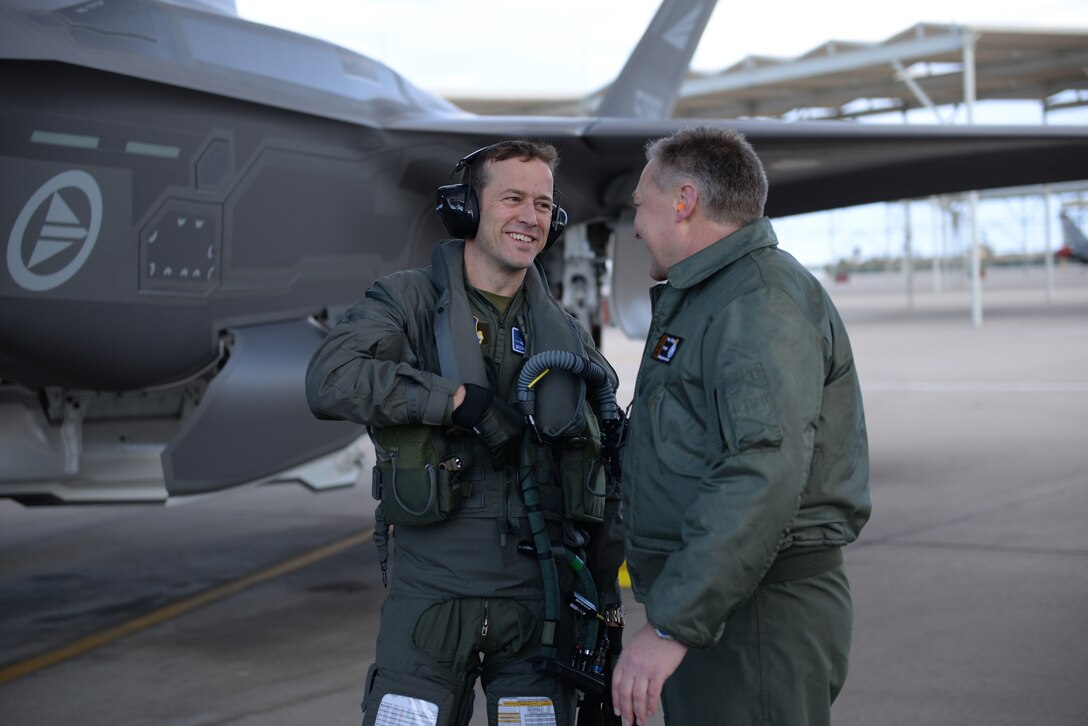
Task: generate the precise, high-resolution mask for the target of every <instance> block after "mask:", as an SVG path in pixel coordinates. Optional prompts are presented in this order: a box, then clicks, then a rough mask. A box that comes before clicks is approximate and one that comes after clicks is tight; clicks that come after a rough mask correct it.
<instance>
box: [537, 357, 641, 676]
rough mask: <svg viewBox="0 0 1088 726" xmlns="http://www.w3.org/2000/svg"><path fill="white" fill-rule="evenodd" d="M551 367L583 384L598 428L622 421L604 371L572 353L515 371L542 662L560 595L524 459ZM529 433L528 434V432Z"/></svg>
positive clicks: (581, 572)
mask: <svg viewBox="0 0 1088 726" xmlns="http://www.w3.org/2000/svg"><path fill="white" fill-rule="evenodd" d="M552 369H555V370H561V371H566V372H568V373H571V374H573V375H576V376H579V377H581V378H582V379H583V380H585V381H586V383H587V384H588V386H587V388H588V389H589V396H588V397H589V401H590V404H591V405H592V406H593V409H594V411H595V412H596V413H597V417H598V418H599V419H601V421H602V424H603V425H606V426H608V427H609V428H610V429H614V428H615V427H616V423H617V422H620V421H622V417H623V414H622V412H621V411H620V408H619V406H618V405H617V403H616V394H615V392H614V391H613V390H612V386H611V384H610V383H609V381H608V374H607V373H606V372H605V370H604V368H602V367H601V366H599V365H597V364H596V363H594V362H593V361H591V360H589V359H588V358H585V357H584V356H580V355H576V354H574V353H570V352H568V351H560V350H551V351H544V352H543V353H537V354H536V355H534V356H532V357H530V358H529V359H528V360H527V361H525V364H524V365H523V366H522V368H521V371H520V372H519V373H518V381H517V408H518V410H519V411H520V412H521V413H522V414H524V415H525V418H526V420H527V421H528V423H529V426H528V429H527V431H526V438H525V442H524V443H523V444H522V448H521V458H520V464H521V465H520V471H519V478H520V479H521V490H522V497H523V498H524V500H525V508H526V513H527V516H528V519H529V528H530V530H531V531H532V533H533V544H534V546H535V548H536V555H537V559H538V560H539V561H540V571H541V576H542V577H543V580H544V633H543V636H542V639H541V649H540V650H541V655H542V656H543V657H544V658H550V659H554V657H555V634H556V629H557V628H558V625H559V614H560V593H559V576H558V572H557V569H556V566H555V556H554V554H553V552H552V545H551V540H549V538H548V533H547V528H546V526H545V523H544V512H543V510H542V509H541V507H540V491H539V488H538V487H537V483H536V477H535V472H534V470H533V462H532V461H531V460H530V455H529V449H530V446H529V444H530V438H529V437H530V435H534V436H535V437H536V440H537V444H538V445H541V446H540V447H539V448H538V454H537V455H538V456H539V455H540V453H539V452H540V451H541V450H542V448H543V446H542V444H543V439H542V437H541V435H540V431H539V429H538V428H537V425H536V418H535V414H536V385H537V384H538V383H539V382H540V380H541V379H542V378H544V376H545V375H546V374H547V373H548V372H549V371H550V370H552ZM530 432H531V433H530ZM578 565H579V566H575V567H574V569H575V571H576V572H577V573H578V576H579V581H580V582H582V583H583V586H584V583H585V581H586V580H588V581H589V583H590V585H589V590H588V592H587V594H588V595H590V597H591V603H592V607H593V609H594V611H595V612H596V611H598V610H599V603H598V602H597V592H596V587H595V586H593V584H592V579H593V578H592V577H591V576H590V575H589V572H588V570H585V567H584V563H582V561H581V560H578ZM597 630H598V623H597V620H596V617H594V618H593V619H592V620H591V623H590V626H589V632H588V635H589V636H590V638H587V640H588V642H587V643H586V647H588V648H589V649H590V650H591V651H592V650H594V649H595V648H596V647H597V642H596V641H597V635H598V633H597Z"/></svg>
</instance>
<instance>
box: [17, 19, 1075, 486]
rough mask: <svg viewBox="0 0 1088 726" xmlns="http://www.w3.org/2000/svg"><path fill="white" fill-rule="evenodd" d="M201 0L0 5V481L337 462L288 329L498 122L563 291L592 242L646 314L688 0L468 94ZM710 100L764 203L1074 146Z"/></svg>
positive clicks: (383, 245) (307, 317) (333, 477)
mask: <svg viewBox="0 0 1088 726" xmlns="http://www.w3.org/2000/svg"><path fill="white" fill-rule="evenodd" d="M197 4H199V3H198V2H197V1H196V0H191V1H190V2H188V3H185V4H181V3H179V4H173V3H169V2H162V1H157V0H109V1H108V2H102V1H101V0H96V1H95V2H81V3H77V4H65V3H64V2H63V0H61V1H58V0H53V1H52V2H50V1H48V0H13V1H11V0H9V2H8V3H6V5H5V8H4V9H3V10H0V67H2V69H3V70H2V77H3V79H4V93H3V103H2V105H0V121H2V125H3V129H4V133H3V134H2V135H0V186H2V188H3V190H4V193H3V195H2V196H0V227H2V229H3V230H5V234H6V235H7V237H6V239H7V246H6V254H5V258H4V259H5V263H4V264H3V266H2V267H3V269H2V270H0V461H2V462H3V464H0V496H5V497H11V498H14V499H16V500H18V501H21V502H23V503H25V504H46V503H57V502H122V501H124V502H163V501H167V500H168V499H171V498H175V497H183V496H186V495H195V494H201V493H205V492H211V491H215V490H219V489H224V488H227V487H232V486H238V485H242V484H247V483H256V482H267V481H300V482H303V483H305V484H308V485H310V486H313V487H316V488H320V487H325V486H333V485H341V484H349V483H352V482H354V481H355V479H356V477H357V474H358V465H359V462H358V461H357V459H356V458H355V457H354V456H353V455H352V453H351V452H352V451H353V450H354V449H353V446H352V444H353V442H354V441H355V440H356V438H357V437H358V436H359V435H360V434H361V433H362V431H361V429H360V427H358V426H354V425H352V424H348V423H344V422H319V421H317V420H315V419H314V418H313V417H312V416H311V415H310V412H309V410H308V409H307V407H306V403H305V398H304V394H303V384H302V380H303V371H304V369H305V366H306V363H307V361H308V359H309V357H310V354H311V351H312V350H313V349H314V348H315V347H316V346H317V344H318V343H319V342H320V340H321V339H322V337H323V335H324V334H325V331H326V330H327V328H328V326H329V325H330V324H331V322H332V321H334V320H335V318H336V317H337V315H338V314H339V313H340V312H341V311H342V310H344V309H345V308H346V307H347V306H348V305H350V304H351V303H352V302H354V301H355V300H357V299H358V298H360V297H361V296H362V294H363V291H364V290H365V289H366V288H367V286H368V285H369V284H370V283H371V282H372V281H373V280H374V279H375V278H376V277H377V276H379V275H383V274H385V273H387V272H390V271H392V270H396V269H402V268H406V267H412V266H418V265H424V264H427V262H428V260H429V257H430V251H431V248H432V246H433V244H434V242H435V240H437V239H439V238H440V237H441V236H442V230H441V227H440V225H439V224H438V221H437V219H436V217H435V215H434V213H433V207H434V199H435V189H436V187H437V186H438V185H440V184H443V183H447V181H448V180H449V178H450V171H451V168H452V167H453V165H454V164H455V162H456V161H457V160H458V159H460V158H461V157H462V156H464V155H465V154H466V153H467V152H469V151H472V150H473V149H476V148H478V147H481V146H484V145H486V144H489V143H493V142H494V141H497V140H499V139H501V138H511V137H532V138H537V139H543V140H547V141H550V142H551V143H553V144H555V145H556V146H557V147H558V149H559V152H560V156H561V159H562V163H561V166H560V169H559V175H558V179H557V184H558V186H559V188H560V189H561V190H562V194H563V197H562V199H563V206H564V208H566V209H567V210H568V212H569V213H570V216H571V225H570V227H568V231H567V233H566V235H565V239H566V248H567V250H568V252H567V254H566V255H565V256H564V257H563V259H562V260H560V259H558V257H557V259H556V260H555V261H553V262H555V264H554V265H552V266H553V267H555V268H558V272H556V273H553V275H556V276H557V277H561V278H562V279H563V281H564V297H565V298H566V302H567V304H568V305H569V306H570V307H572V308H573V309H574V310H575V312H577V313H578V314H579V315H580V316H582V317H583V318H584V319H587V320H589V321H590V322H592V318H593V316H594V314H595V313H596V311H597V308H598V306H599V300H600V297H599V295H598V287H599V284H600V275H599V271H600V269H601V268H602V267H603V265H601V264H600V262H601V260H602V259H603V257H604V255H605V254H607V253H608V252H609V250H611V249H613V248H614V250H615V253H614V255H613V257H614V270H615V278H614V279H613V280H612V289H613V292H614V295H615V297H614V298H613V300H614V301H620V302H619V304H618V309H617V303H615V302H614V305H613V309H614V312H615V313H616V314H617V316H618V317H619V318H620V322H621V323H623V325H624V327H625V329H627V330H629V331H632V332H637V330H638V329H639V327H640V326H641V325H642V324H643V323H642V318H641V317H640V316H644V315H648V311H647V310H646V309H645V308H646V306H645V300H646V294H645V293H646V286H647V284H648V278H647V276H646V274H645V269H646V268H645V265H644V264H643V263H641V262H632V258H631V257H630V256H629V255H628V254H627V253H628V252H636V253H638V252H640V251H641V249H642V246H641V244H640V243H638V242H637V241H634V240H632V239H631V238H630V237H631V235H630V218H631V214H632V210H631V206H630V194H631V191H632V190H633V188H634V186H635V184H636V183H637V180H638V176H639V172H640V170H641V168H642V165H643V162H644V157H643V147H644V144H645V142H646V140H647V139H649V138H653V137H658V136H662V135H665V134H668V133H670V132H672V131H673V130H675V129H677V128H680V127H683V126H685V125H689V124H691V123H694V122H691V121H685V120H683V119H672V118H669V116H670V114H671V111H672V108H673V106H674V102H675V99H676V93H677V89H678V88H679V81H680V78H681V77H682V76H683V74H684V72H685V70H686V68H687V66H688V64H689V63H690V60H691V56H692V53H693V52H694V49H695V46H696V44H697V42H698V39H699V36H700V34H701V33H702V30H703V28H704V26H705V24H706V21H707V19H708V18H709V15H710V12H711V10H712V8H713V5H714V3H713V2H712V1H709V0H701V1H700V0H665V1H664V2H663V3H662V5H661V8H660V9H659V11H658V14H657V15H656V17H655V18H654V20H653V22H652V23H651V25H650V27H649V29H648V30H647V32H646V35H645V36H644V37H643V39H642V41H641V42H640V44H639V46H638V48H636V50H635V52H634V53H633V54H632V57H631V59H630V60H629V62H628V64H627V66H626V67H625V68H624V70H623V72H622V74H621V75H620V77H619V78H618V79H617V81H616V83H615V84H614V85H613V87H612V89H611V91H610V93H609V95H608V96H607V97H606V98H605V100H604V101H603V103H602V107H601V112H600V115H599V116H598V117H594V118H541V117H480V116H475V115H472V114H469V113H466V112H463V111H461V110H460V109H458V108H456V107H454V106H452V105H451V104H449V103H448V102H446V101H444V100H442V99H440V98H437V97H434V96H432V95H430V94H428V93H426V92H424V91H422V90H420V89H419V88H416V87H415V86H413V85H412V84H411V83H410V82H408V81H407V80H406V79H404V78H402V77H400V76H399V75H397V74H396V73H395V72H394V71H392V70H391V69H389V68H388V67H386V66H384V65H382V64H380V63H377V62H375V61H373V60H371V59H370V58H367V57H365V56H362V55H359V54H356V53H354V52H351V51H348V50H346V49H344V48H340V47H337V46H334V45H330V44H328V43H325V42H322V41H319V40H316V39H313V38H309V37H306V36H302V35H298V34H295V33H290V32H287V31H283V30H280V29H276V28H270V27H266V26H262V25H258V24H255V23H251V22H247V21H245V20H242V19H240V18H238V17H236V16H234V15H233V14H231V13H230V12H229V3H224V2H211V1H209V2H207V3H205V5H206V8H205V9H200V8H198V7H194V5H197ZM223 6H227V11H226V12H223V11H221V10H218V11H217V8H219V9H222V8H223ZM470 70H471V69H470ZM699 123H708V122H707V121H706V120H700V121H699ZM710 123H718V124H721V125H727V126H731V127H735V128H737V129H739V130H740V131H742V132H744V133H745V134H746V135H747V136H748V138H749V139H750V140H751V141H752V142H753V144H754V145H755V147H756V148H757V150H758V151H759V152H760V154H761V156H762V158H763V161H764V163H765V165H766V168H767V172H768V175H769V177H770V184H771V198H770V201H769V205H768V209H767V212H768V214H770V215H772V216H780V215H788V214H795V213H800V212H808V211H815V210H821V209H829V208H837V207H843V206H849V205H854V204H862V203H867V202H874V201H883V200H895V199H902V198H909V197H916V196H923V195H931V194H941V193H952V192H958V191H964V190H970V189H981V188H992V187H1002V186H1011V185H1021V184H1034V183H1042V182H1056V181H1064V180H1071V179H1078V178H1081V177H1083V175H1084V169H1086V168H1088V130H1086V129H1083V128H1074V127H1034V126H1033V127H992V126H988V127H976V128H966V127H924V126H898V127H897V126H887V125H879V126H878V125H870V126H862V125H858V124H853V123H835V122H822V123H821V122H797V123H783V122H773V121H760V120H744V121H729V120H722V121H717V122H710ZM613 240H615V243H614V244H613V243H612V241H613ZM559 247H560V246H557V249H556V250H554V251H552V252H550V253H549V254H551V255H558V254H562V253H561V252H560V251H559Z"/></svg>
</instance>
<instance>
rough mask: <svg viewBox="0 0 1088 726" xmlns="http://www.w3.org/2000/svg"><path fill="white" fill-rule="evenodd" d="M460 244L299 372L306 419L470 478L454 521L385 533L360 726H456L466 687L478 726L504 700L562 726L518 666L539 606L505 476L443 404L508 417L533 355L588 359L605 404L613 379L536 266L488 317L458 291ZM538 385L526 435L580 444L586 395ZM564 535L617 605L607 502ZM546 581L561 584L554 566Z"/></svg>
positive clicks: (558, 512)
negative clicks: (397, 437)
mask: <svg viewBox="0 0 1088 726" xmlns="http://www.w3.org/2000/svg"><path fill="white" fill-rule="evenodd" d="M463 244H464V243H463V242H461V241H460V240H447V241H445V242H442V243H440V244H439V245H438V246H437V247H436V249H435V252H434V255H433V257H432V264H431V266H430V267H428V268H425V269H419V270H406V271H402V272H398V273H394V274H392V275H388V276H386V277H384V278H382V279H380V280H378V281H377V282H376V283H375V284H374V285H373V286H372V287H371V288H370V289H369V290H368V291H367V293H366V297H365V299H364V300H362V301H360V302H359V303H357V304H356V305H355V306H353V307H352V308H351V309H349V310H348V312H347V313H345V315H344V316H343V317H342V318H341V319H340V321H339V322H338V323H337V324H336V326H335V327H334V328H333V330H332V331H331V332H330V334H329V336H328V338H327V340H326V341H325V343H324V344H323V345H322V346H321V347H320V348H319V349H318V351H317V352H316V353H315V354H314V357H313V359H312V361H311V364H310V368H309V370H308V372H307V397H308V400H309V403H310V407H311V409H312V410H313V411H314V412H315V413H316V414H317V415H319V416H324V417H330V418H343V419H348V420H352V421H357V422H360V423H364V424H367V425H368V426H370V427H372V428H373V429H375V431H376V433H377V434H378V435H380V433H381V430H382V429H383V427H392V426H402V425H405V424H425V425H427V426H429V427H432V428H431V429H430V430H431V431H432V433H433V436H434V438H435V440H436V441H437V442H438V444H439V446H440V447H441V448H442V449H443V450H446V451H449V452H453V453H456V454H458V455H459V456H461V457H463V458H464V460H465V461H467V462H469V465H468V467H467V468H466V470H465V471H463V472H461V474H459V476H460V478H461V480H462V481H463V482H465V483H467V484H469V485H470V488H469V491H470V493H469V494H468V496H466V497H465V498H464V499H463V500H462V502H461V505H460V509H458V510H457V511H456V512H454V514H453V515H451V516H450V517H449V518H448V519H445V520H444V521H440V522H437V523H433V524H428V525H420V526H414V525H407V524H401V525H397V526H396V527H395V529H394V533H395V537H394V547H393V558H392V572H393V576H392V585H391V588H390V593H389V597H388V599H387V600H386V602H385V604H384V605H383V608H382V623H381V631H380V633H379V636H378V644H377V652H376V659H375V663H374V665H373V666H372V667H371V670H370V673H369V674H368V677H367V685H366V696H365V699H364V704H363V706H364V711H365V720H364V723H365V724H372V723H373V722H374V719H375V718H376V717H377V712H378V711H379V709H386V710H387V715H390V716H391V715H393V714H394V713H395V714H396V715H397V716H398V717H401V718H408V719H409V720H408V721H407V723H417V721H415V720H411V719H412V718H415V716H412V715H411V714H416V716H418V717H419V720H418V723H421V724H422V723H437V724H440V725H445V724H465V723H467V722H468V720H469V718H470V716H471V713H472V697H473V687H474V684H475V681H476V678H477V677H478V676H479V677H482V683H483V687H484V691H485V694H486V695H487V710H488V718H489V722H490V723H492V724H495V723H496V721H497V719H498V714H499V712H500V710H501V709H502V708H505V707H511V706H509V704H507V703H504V702H502V700H501V699H503V698H507V699H509V698H521V699H529V701H533V699H538V700H539V699H547V700H548V701H550V702H551V705H552V708H553V709H554V711H555V714H556V723H557V724H559V725H560V726H566V725H567V724H570V723H572V719H573V716H574V707H575V697H576V695H575V693H574V692H573V691H572V690H571V689H570V688H569V687H567V686H565V685H563V684H560V683H559V682H558V681H556V680H554V679H552V678H551V677H549V676H546V675H541V674H538V673H536V672H535V671H534V670H533V668H532V666H531V663H530V659H531V658H532V657H534V656H536V655H538V654H539V652H540V644H541V620H542V615H541V611H542V602H543V598H544V590H543V581H542V578H541V571H540V564H539V562H538V561H537V559H536V558H535V557H532V556H526V555H525V554H523V553H521V552H519V551H518V545H519V543H523V542H526V541H530V542H531V541H532V535H531V532H530V529H529V526H528V521H527V516H526V508H525V503H524V502H523V501H522V494H521V490H520V488H519V485H518V481H517V469H516V466H513V465H511V462H506V463H497V462H495V461H493V460H492V456H491V454H490V453H489V452H488V450H487V449H486V448H485V447H484V446H483V445H482V443H481V442H480V440H479V439H478V438H477V437H476V436H474V435H472V434H470V433H468V432H465V431H461V430H458V429H454V428H452V427H451V415H452V394H453V392H454V390H455V389H456V388H457V386H458V384H460V383H472V384H476V385H479V386H483V387H486V388H489V389H491V390H493V391H494V392H495V395H496V397H499V398H503V399H505V400H506V401H508V402H510V401H513V400H514V397H515V396H514V394H515V391H514V382H515V377H516V373H517V371H518V369H519V368H520V367H521V364H522V363H523V361H524V360H526V359H528V358H529V357H530V356H531V355H533V354H534V353H537V352H541V351H546V350H566V351H570V352H574V353H577V354H580V355H584V356H587V357H588V358H589V359H590V360H592V361H594V362H595V363H596V364H598V365H600V366H601V367H602V368H604V370H605V371H607V373H608V377H609V381H610V382H611V385H612V387H613V388H614V387H615V385H616V377H615V373H614V372H613V371H612V369H611V367H610V366H608V364H607V362H606V361H605V360H604V358H603V357H602V356H601V355H600V353H599V352H597V350H596V349H595V348H594V346H593V343H592V339H591V338H590V336H589V335H588V333H586V332H585V331H584V330H583V329H582V328H581V327H580V326H579V325H578V324H577V323H576V322H575V321H574V319H573V318H572V317H571V316H570V315H568V314H567V313H566V312H565V311H564V310H563V309H562V308H561V307H560V306H559V305H558V303H557V302H556V301H555V300H554V299H553V298H552V297H551V294H550V292H549V291H548V290H547V287H546V283H545V281H544V279H543V275H542V273H540V272H539V270H538V269H537V267H536V266H534V267H532V268H530V269H529V270H528V271H527V274H526V278H525V282H524V283H523V285H522V288H521V290H520V291H519V292H518V294H517V295H516V296H515V298H514V299H513V300H511V301H510V304H509V307H507V308H506V310H504V311H500V310H498V309H497V308H496V307H495V306H494V305H493V304H492V303H491V302H490V301H489V300H488V299H487V298H486V297H485V296H484V295H482V294H480V293H478V292H477V291H474V290H471V289H469V288H468V286H467V283H466V282H465V273H464V263H463ZM540 385H541V390H540V391H539V395H538V397H537V411H536V419H537V422H538V424H539V426H540V430H541V433H542V434H543V435H544V436H545V437H547V438H548V439H564V437H570V436H574V435H580V434H584V433H585V430H586V425H587V419H586V412H587V410H588V408H587V403H586V398H585V390H586V387H585V384H584V383H583V382H582V381H581V380H580V379H578V378H577V377H575V376H573V375H570V374H567V373H564V372H560V371H556V372H554V373H549V375H548V376H546V378H545V380H544V381H542V382H541V384H540ZM514 463H516V461H515V462H514ZM538 484H539V485H540V498H541V507H542V509H543V510H544V514H545V519H546V523H547V528H548V532H549V535H550V538H551V540H552V542H554V543H559V542H561V541H566V539H567V536H568V535H569V534H570V533H571V530H572V528H573V527H574V526H575V525H573V523H572V522H570V521H567V520H565V518H564V515H563V511H564V510H563V505H564V502H563V497H562V493H561V490H560V488H559V487H557V486H554V485H552V484H550V483H549V482H548V481H547V480H545V481H540V480H539V479H538ZM577 527H578V528H580V529H583V530H585V531H586V532H587V533H588V534H589V538H590V539H589V545H588V548H587V551H586V555H587V556H586V559H587V561H588V563H589V567H590V570H591V572H592V574H593V579H594V581H595V584H596V587H597V589H598V591H599V593H600V595H601V600H602V604H603V605H610V604H618V602H619V593H618V591H617V589H616V573H617V570H618V568H619V566H620V564H621V562H622V559H623V554H622V530H621V525H620V521H619V496H618V493H617V494H615V495H614V496H612V497H611V498H610V500H609V501H608V502H606V507H605V517H604V521H603V522H601V523H599V524H585V523H582V524H578V525H577ZM561 576H562V579H563V582H564V584H566V585H568V586H569V585H571V584H573V583H572V576H571V574H570V573H569V572H567V571H566V568H565V566H563V567H561ZM519 703H521V704H522V706H524V703H526V702H519ZM524 707H526V708H528V707H531V706H524ZM435 712H436V713H435Z"/></svg>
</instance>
